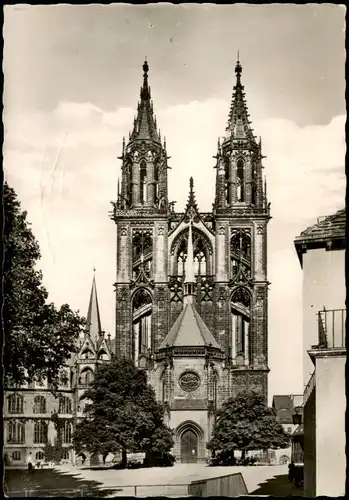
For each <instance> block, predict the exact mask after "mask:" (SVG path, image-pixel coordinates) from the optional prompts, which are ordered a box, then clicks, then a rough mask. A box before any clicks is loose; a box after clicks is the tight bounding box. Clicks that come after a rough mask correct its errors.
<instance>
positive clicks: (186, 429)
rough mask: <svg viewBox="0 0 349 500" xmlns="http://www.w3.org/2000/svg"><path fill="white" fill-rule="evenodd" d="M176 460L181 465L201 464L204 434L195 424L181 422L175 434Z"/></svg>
mask: <svg viewBox="0 0 349 500" xmlns="http://www.w3.org/2000/svg"><path fill="white" fill-rule="evenodd" d="M175 436H176V438H175V441H176V458H177V460H180V461H181V463H196V462H201V461H203V460H204V458H205V447H204V432H203V430H202V428H201V427H200V426H199V425H198V424H197V423H195V422H193V421H191V420H187V421H185V422H182V424H180V425H179V426H178V427H177V429H176V433H175Z"/></svg>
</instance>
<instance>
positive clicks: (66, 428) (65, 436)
mask: <svg viewBox="0 0 349 500" xmlns="http://www.w3.org/2000/svg"><path fill="white" fill-rule="evenodd" d="M71 436H72V431H71V422H69V421H68V420H65V422H64V425H63V426H62V428H61V438H62V443H63V444H70V443H71Z"/></svg>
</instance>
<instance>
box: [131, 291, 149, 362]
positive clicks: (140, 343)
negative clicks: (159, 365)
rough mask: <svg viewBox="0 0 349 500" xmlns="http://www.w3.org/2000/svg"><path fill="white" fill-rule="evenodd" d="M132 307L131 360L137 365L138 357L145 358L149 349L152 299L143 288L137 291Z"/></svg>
mask: <svg viewBox="0 0 349 500" xmlns="http://www.w3.org/2000/svg"><path fill="white" fill-rule="evenodd" d="M132 305H133V332H134V342H133V358H134V360H135V363H136V364H137V365H138V364H139V361H140V356H141V355H145V356H147V354H148V350H149V349H150V348H151V319H152V298H151V295H150V293H149V292H147V291H146V290H145V289H144V288H141V289H140V290H138V291H137V292H136V293H135V295H134V297H133V301H132Z"/></svg>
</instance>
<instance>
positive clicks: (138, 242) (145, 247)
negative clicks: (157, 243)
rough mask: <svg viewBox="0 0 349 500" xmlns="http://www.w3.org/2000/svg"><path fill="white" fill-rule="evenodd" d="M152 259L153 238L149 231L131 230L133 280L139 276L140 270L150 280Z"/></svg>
mask: <svg viewBox="0 0 349 500" xmlns="http://www.w3.org/2000/svg"><path fill="white" fill-rule="evenodd" d="M152 259H153V238H152V230H151V229H136V230H133V237H132V261H133V279H134V280H135V279H136V278H137V276H138V275H139V273H140V271H141V268H143V272H144V273H145V275H146V276H147V277H148V278H150V276H151V270H152Z"/></svg>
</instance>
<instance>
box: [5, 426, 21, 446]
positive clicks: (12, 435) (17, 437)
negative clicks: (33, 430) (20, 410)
mask: <svg viewBox="0 0 349 500" xmlns="http://www.w3.org/2000/svg"><path fill="white" fill-rule="evenodd" d="M7 442H8V443H12V444H23V443H25V424H24V423H23V422H18V421H12V422H9V424H8V436H7Z"/></svg>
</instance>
